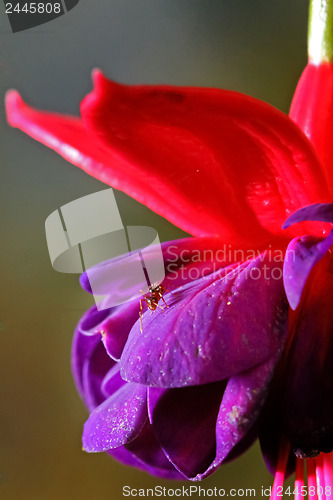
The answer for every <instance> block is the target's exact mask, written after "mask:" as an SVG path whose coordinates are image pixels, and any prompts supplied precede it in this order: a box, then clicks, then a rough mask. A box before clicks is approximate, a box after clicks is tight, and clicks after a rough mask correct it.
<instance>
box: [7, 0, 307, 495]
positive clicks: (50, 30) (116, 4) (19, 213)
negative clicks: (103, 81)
mask: <svg viewBox="0 0 333 500" xmlns="http://www.w3.org/2000/svg"><path fill="white" fill-rule="evenodd" d="M0 21H1V25H0V28H1V35H0V38H1V40H0V59H1V60H0V62H1V66H0V73H1V77H0V85H1V95H2V96H3V95H4V93H5V91H6V90H7V89H9V88H16V89H18V90H19V91H21V93H22V95H23V97H24V98H25V99H26V100H27V101H28V102H29V103H30V104H32V105H35V106H37V107H40V108H44V109H50V110H54V111H58V112H62V113H71V114H76V113H78V109H79V101H80V100H81V98H82V97H83V96H84V95H85V94H86V93H87V92H88V91H90V89H91V79H90V72H91V69H92V68H93V67H100V68H101V69H103V71H104V72H105V74H106V75H107V76H108V77H110V78H113V79H115V80H119V81H121V82H125V83H169V84H179V85H201V86H207V87H210V86H215V87H221V88H229V89H233V90H237V91H241V92H245V93H248V94H250V95H252V96H255V97H257V98H260V99H262V100H265V101H267V102H269V103H271V104H273V105H274V106H276V107H278V108H280V109H281V110H283V111H285V112H287V111H288V107H289V104H290V101H291V98H292V94H293V90H294V87H295V85H296V82H297V79H298V77H299V75H300V73H301V71H302V68H303V67H304V65H305V64H306V25H307V2H305V1H304V0H279V1H278V2H273V1H269V2H268V1H267V0H252V1H249V0H99V1H98V2H96V1H94V0H81V1H80V2H79V4H78V5H77V6H76V7H75V8H74V9H73V10H71V11H70V12H69V13H68V14H66V15H65V16H62V17H60V18H58V19H56V20H54V21H52V22H50V23H48V24H45V25H42V26H39V27H37V28H33V29H31V30H29V31H24V32H20V33H16V34H13V33H12V32H11V30H10V25H9V22H8V19H7V18H6V16H5V14H4V6H3V5H2V4H0ZM0 129H1V130H0V141H1V195H0V203H1V219H0V220H1V302H0V304H1V306H0V307H1V324H0V335H1V337H0V338H1V351H0V376H1V379H0V384H1V410H0V435H1V436H0V474H1V482H0V497H1V498H4V499H6V500H7V499H8V500H11V499H15V500H16V499H27V500H58V499H65V500H67V499H68V500H72V499H76V498H79V499H89V500H90V499H91V500H95V499H96V500H107V499H116V500H118V499H121V498H122V487H123V486H124V485H130V486H131V487H137V488H140V487H141V488H143V487H152V486H154V485H156V484H163V485H167V486H170V487H171V486H173V485H175V483H172V482H166V481H162V480H159V479H156V478H153V477H150V476H148V475H147V474H145V473H143V472H140V471H137V470H135V469H130V468H127V467H125V466H122V465H120V464H118V463H116V462H115V461H113V460H112V459H111V458H109V457H108V456H107V455H104V454H97V455H88V454H85V453H83V452H82V451H81V431H82V425H83V422H84V421H85V419H86V417H87V413H86V410H85V409H84V407H83V404H82V403H81V401H80V399H79V397H78V395H77V393H76V390H75V387H74V384H73V382H72V377H71V371H70V348H71V337H72V332H73V330H74V327H75V324H76V322H77V321H78V319H79V317H80V315H81V314H82V313H83V312H84V310H85V309H86V308H87V307H88V306H89V305H90V304H91V303H92V301H91V298H90V297H89V296H87V295H86V294H85V293H84V292H83V291H82V290H81V289H80V287H79V285H78V277H77V276H75V275H65V274H60V273H57V272H55V271H54V270H53V269H52V267H51V265H50V262H49V257H48V251H47V248H46V242H45V235H44V222H45V219H46V218H47V216H48V215H49V214H50V213H51V212H53V211H54V210H55V209H56V208H58V207H60V206H61V205H63V204H65V203H68V202H70V201H72V200H75V199H76V198H79V197H81V196H84V195H86V194H90V193H94V192H96V191H98V190H100V189H103V188H105V185H104V184H102V183H100V182H98V181H96V180H94V179H93V178H91V177H89V176H88V175H86V174H85V173H83V172H82V171H80V170H79V169H77V168H76V167H74V166H72V165H70V164H69V163H67V162H66V161H65V160H63V159H62V158H61V157H60V156H57V155H56V154H55V153H54V152H52V151H51V150H48V149H47V148H45V147H43V146H41V145H40V144H38V143H37V142H34V141H33V140H31V139H29V138H28V137H27V136H25V135H23V134H22V133H20V132H19V131H17V130H15V129H10V128H9V127H8V126H7V124H6V122H5V117H4V111H3V105H2V104H1V120H0ZM143 182H144V180H143ZM117 199H118V203H119V206H120V209H121V214H122V216H123V220H124V222H125V223H127V224H145V225H150V226H153V227H155V228H156V229H158V231H159V233H160V237H161V239H162V240H166V239H172V238H174V237H178V236H179V235H181V231H179V230H177V229H176V228H173V227H172V226H171V225H170V224H168V223H167V222H166V221H164V220H163V219H161V218H159V217H157V216H156V215H154V214H151V213H150V212H149V211H148V210H147V209H146V208H145V207H142V206H140V205H139V204H138V203H136V202H135V201H133V200H132V199H130V198H128V197H127V196H125V195H124V194H122V193H119V194H118V195H117ZM270 484H271V477H270V475H269V474H268V473H267V471H266V469H265V466H264V463H263V460H262V458H261V456H260V452H259V448H258V446H255V447H254V448H252V449H251V451H250V452H249V453H247V454H246V455H245V456H243V457H242V458H241V459H239V460H237V461H236V462H234V463H232V464H230V465H228V466H226V467H224V468H222V469H220V470H219V471H218V472H217V473H216V474H215V475H213V476H212V477H210V478H209V479H207V480H206V481H205V482H203V483H201V486H203V487H205V488H210V487H214V486H217V487H224V488H226V489H229V488H249V487H256V488H257V496H260V489H259V488H260V487H261V485H266V486H268V485H270ZM192 498H195V497H192Z"/></svg>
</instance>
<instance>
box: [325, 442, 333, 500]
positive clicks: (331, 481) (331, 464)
mask: <svg viewBox="0 0 333 500" xmlns="http://www.w3.org/2000/svg"><path fill="white" fill-rule="evenodd" d="M323 462H324V477H325V490H326V497H327V498H328V499H330V498H331V497H332V496H333V491H332V489H333V453H332V452H331V453H324V454H323Z"/></svg>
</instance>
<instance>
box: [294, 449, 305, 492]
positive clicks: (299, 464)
mask: <svg viewBox="0 0 333 500" xmlns="http://www.w3.org/2000/svg"><path fill="white" fill-rule="evenodd" d="M303 492H304V460H303V459H302V458H297V459H296V476H295V500H304V495H302V493H303Z"/></svg>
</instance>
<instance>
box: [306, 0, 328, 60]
mask: <svg viewBox="0 0 333 500" xmlns="http://www.w3.org/2000/svg"><path fill="white" fill-rule="evenodd" d="M308 54H309V60H310V62H311V63H313V64H321V63H325V62H326V63H327V62H333V0H310V11H309V31H308Z"/></svg>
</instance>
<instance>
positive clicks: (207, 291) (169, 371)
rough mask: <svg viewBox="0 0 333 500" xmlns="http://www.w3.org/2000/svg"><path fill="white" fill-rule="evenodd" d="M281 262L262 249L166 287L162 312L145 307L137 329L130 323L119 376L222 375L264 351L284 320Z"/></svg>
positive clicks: (204, 378)
mask: <svg viewBox="0 0 333 500" xmlns="http://www.w3.org/2000/svg"><path fill="white" fill-rule="evenodd" d="M273 266H274V267H273ZM281 267H282V264H281V263H277V262H273V263H272V262H270V257H269V254H268V253H265V254H262V255H261V256H260V257H258V258H257V259H255V260H253V261H251V262H246V263H243V264H241V265H239V266H238V267H235V266H230V267H229V268H227V269H225V270H223V273H224V275H223V274H222V273H220V272H216V273H214V274H212V275H209V276H207V277H204V278H202V279H199V280H197V281H196V282H195V283H194V284H191V285H185V286H184V287H180V288H179V289H178V290H176V291H173V293H172V295H171V294H169V295H168V294H166V295H165V297H166V299H165V300H166V302H167V304H168V305H169V306H170V307H169V308H168V309H166V310H165V312H164V314H163V313H162V311H161V310H158V311H157V310H156V311H154V312H153V314H151V315H149V313H148V312H146V313H145V314H144V316H143V333H141V331H140V327H139V323H138V322H137V323H136V324H135V325H134V327H133V329H132V331H131V333H130V336H129V338H128V341H127V344H126V346H125V349H124V351H123V354H122V357H121V361H120V363H121V375H122V377H123V378H124V379H125V380H128V381H132V382H138V383H142V384H145V385H148V386H153V387H170V388H171V387H183V386H187V385H199V384H205V383H209V382H215V381H217V380H223V379H226V378H229V377H230V376H232V375H235V374H237V373H240V372H243V371H246V370H248V369H250V368H251V367H253V366H255V365H258V364H260V363H263V362H264V361H266V360H267V359H269V358H270V357H271V356H272V354H273V353H274V352H275V351H276V350H277V349H279V346H280V344H281V342H282V339H283V337H284V332H285V329H286V326H287V325H286V315H287V310H288V303H287V301H286V299H285V293H284V290H283V283H282V280H281V279H280V277H282V269H281ZM277 271H278V272H277ZM272 272H274V274H271V273H272ZM221 276H222V277H221ZM272 276H273V277H272ZM274 276H275V279H274ZM277 278H278V279H277Z"/></svg>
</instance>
